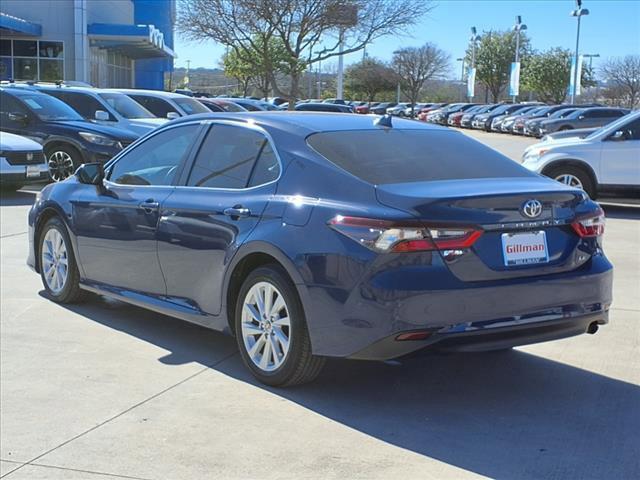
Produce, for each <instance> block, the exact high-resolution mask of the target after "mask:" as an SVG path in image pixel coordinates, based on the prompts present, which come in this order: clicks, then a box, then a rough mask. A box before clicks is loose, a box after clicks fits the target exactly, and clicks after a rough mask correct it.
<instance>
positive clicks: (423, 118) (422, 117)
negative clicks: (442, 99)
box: [418, 103, 449, 122]
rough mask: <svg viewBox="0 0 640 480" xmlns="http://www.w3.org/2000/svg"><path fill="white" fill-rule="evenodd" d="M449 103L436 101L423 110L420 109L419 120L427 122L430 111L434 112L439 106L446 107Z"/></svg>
mask: <svg viewBox="0 0 640 480" xmlns="http://www.w3.org/2000/svg"><path fill="white" fill-rule="evenodd" d="M447 105H449V104H448V103H434V104H433V105H429V106H428V107H425V108H423V109H422V110H420V113H418V120H420V121H421V122H426V121H427V115H428V114H429V112H432V111H433V110H437V109H439V108H442V107H446V106H447Z"/></svg>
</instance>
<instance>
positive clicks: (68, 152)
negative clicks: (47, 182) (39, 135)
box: [46, 144, 83, 182]
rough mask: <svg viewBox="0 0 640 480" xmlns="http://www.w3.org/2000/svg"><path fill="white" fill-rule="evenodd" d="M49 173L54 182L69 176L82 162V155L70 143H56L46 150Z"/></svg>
mask: <svg viewBox="0 0 640 480" xmlns="http://www.w3.org/2000/svg"><path fill="white" fill-rule="evenodd" d="M46 155H47V164H48V165H49V174H50V175H51V179H52V180H53V181H54V182H61V181H62V180H64V179H66V178H68V177H70V176H71V175H73V174H74V173H75V171H76V169H77V168H78V167H79V166H80V165H81V164H82V163H83V159H82V155H81V154H80V152H79V151H78V150H76V149H75V148H74V147H72V146H71V145H64V144H58V145H55V146H53V147H48V148H47V150H46Z"/></svg>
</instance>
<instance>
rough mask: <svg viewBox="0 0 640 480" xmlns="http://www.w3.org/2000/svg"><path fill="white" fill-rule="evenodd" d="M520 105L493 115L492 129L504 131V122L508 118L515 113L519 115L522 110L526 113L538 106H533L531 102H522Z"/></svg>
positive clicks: (512, 116) (493, 130)
mask: <svg viewBox="0 0 640 480" xmlns="http://www.w3.org/2000/svg"><path fill="white" fill-rule="evenodd" d="M519 107H520V108H514V109H510V110H507V111H505V112H503V113H501V114H499V115H498V114H496V115H495V116H493V118H492V119H491V131H492V132H502V124H503V122H505V121H506V120H508V119H511V118H514V116H515V115H518V114H519V113H521V112H523V113H526V112H529V111H531V110H532V109H534V108H536V106H532V105H531V104H520V105H519Z"/></svg>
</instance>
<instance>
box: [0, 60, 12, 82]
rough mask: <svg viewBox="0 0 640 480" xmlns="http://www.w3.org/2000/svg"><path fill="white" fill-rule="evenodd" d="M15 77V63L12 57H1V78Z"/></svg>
mask: <svg viewBox="0 0 640 480" xmlns="http://www.w3.org/2000/svg"><path fill="white" fill-rule="evenodd" d="M10 78H13V65H12V64H11V59H10V58H0V80H9V79H10Z"/></svg>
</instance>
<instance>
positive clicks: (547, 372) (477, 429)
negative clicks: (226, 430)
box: [67, 297, 640, 479]
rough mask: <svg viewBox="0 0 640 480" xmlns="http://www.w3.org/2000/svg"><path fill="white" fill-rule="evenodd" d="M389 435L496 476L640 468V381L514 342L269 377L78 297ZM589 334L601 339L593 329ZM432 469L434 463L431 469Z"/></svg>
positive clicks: (189, 351)
mask: <svg viewBox="0 0 640 480" xmlns="http://www.w3.org/2000/svg"><path fill="white" fill-rule="evenodd" d="M67 308H69V309H70V310H72V311H74V312H76V313H77V314H80V315H83V316H85V317H86V318H88V319H90V320H93V321H95V322H99V323H101V324H103V325H105V326H107V327H110V328H113V329H115V330H118V331H121V332H123V333H126V334H127V335H132V336H134V337H137V338H139V339H140V340H142V341H145V342H150V343H152V344H154V345H156V346H158V347H161V348H162V349H165V350H167V351H169V352H171V353H170V354H168V355H167V356H164V357H162V358H160V359H159V361H160V362H162V363H166V364H183V363H189V362H197V363H200V364H202V365H205V366H209V367H210V368H213V369H215V370H217V371H219V372H221V373H223V374H225V375H227V376H229V377H231V378H234V379H236V380H238V381H242V382H246V383H248V384H251V385H254V386H255V387H256V388H261V389H265V390H268V391H270V392H272V393H273V394H275V395H278V396H280V397H282V398H284V399H287V400H289V401H291V402H295V403H296V404H299V405H301V406H303V407H304V408H307V409H309V410H311V411H313V412H316V413H318V414H320V415H322V416H325V417H327V418H329V419H331V420H333V421H335V422H339V423H341V424H343V425H345V426H347V427H349V428H352V429H355V430H357V431H360V432H362V433H363V434H366V435H368V436H371V437H374V438H376V439H379V440H381V441H383V442H387V443H389V444H392V445H395V446H398V447H400V448H403V449H407V450H410V451H412V452H415V453H417V454H420V455H424V456H427V457H430V458H433V459H437V460H439V461H442V462H446V463H448V464H450V465H454V466H456V467H459V468H462V469H465V470H468V471H471V472H475V473H477V474H480V475H484V476H488V477H492V478H505V479H522V478H532V479H539V478H551V477H554V478H621V479H622V478H638V476H637V473H638V472H639V471H640V462H639V456H638V454H637V453H638V452H637V447H638V445H639V440H640V438H639V432H640V415H638V407H639V406H640V388H639V387H638V386H636V385H633V384H631V383H627V382H624V381H620V380H616V379H613V378H609V377H605V376H602V375H599V374H596V373H592V372H589V371H586V370H582V369H580V368H576V367H573V366H570V365H566V364H563V363H559V362H555V361H552V360H548V359H545V358H543V357H539V356H536V355H532V354H529V353H525V352H523V351H520V350H514V351H510V352H503V353H485V354H456V355H454V354H451V355H442V354H441V355H436V354H431V355H428V356H423V357H417V358H411V359H406V360H403V361H401V362H392V363H381V362H362V361H346V360H330V361H329V362H328V363H327V366H326V367H325V369H324V371H323V373H322V374H321V375H320V377H319V378H318V379H317V380H316V381H315V382H314V383H312V384H308V385H303V386H299V387H295V388H285V389H277V388H270V387H265V386H264V385H262V384H259V383H257V382H256V381H255V380H254V379H253V377H252V376H251V375H250V374H249V373H248V371H247V370H246V369H245V368H244V366H243V365H242V363H241V360H240V357H239V355H233V356H232V357H230V358H228V359H227V360H225V361H220V360H219V358H220V357H221V355H220V352H224V351H226V352H228V351H231V350H232V349H234V348H235V341H234V339H233V338H231V337H228V336H225V335H223V334H220V333H217V332H213V331H210V330H207V329H205V328H201V327H198V326H195V325H191V324H188V323H186V322H182V321H180V320H177V319H173V318H170V317H166V316H162V315H159V314H155V313H152V312H148V311H146V310H143V309H139V308H136V307H131V306H128V305H125V304H122V303H121V302H117V301H112V300H105V299H103V298H102V297H96V298H95V299H94V300H92V301H90V302H89V303H87V304H83V305H77V306H71V307H67ZM582 341H592V342H593V341H597V336H596V337H590V336H589V337H585V338H584V339H582ZM426 473H427V472H425V474H426Z"/></svg>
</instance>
